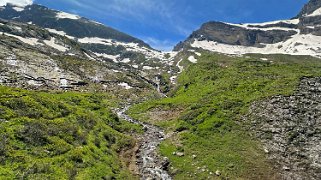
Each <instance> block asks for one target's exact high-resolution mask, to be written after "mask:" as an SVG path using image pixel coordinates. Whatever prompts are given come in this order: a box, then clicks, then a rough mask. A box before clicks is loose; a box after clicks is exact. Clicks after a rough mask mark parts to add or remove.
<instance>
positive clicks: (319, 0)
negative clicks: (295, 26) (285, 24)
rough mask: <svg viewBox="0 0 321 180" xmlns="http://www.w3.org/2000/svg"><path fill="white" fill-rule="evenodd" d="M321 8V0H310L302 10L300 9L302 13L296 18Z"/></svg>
mask: <svg viewBox="0 0 321 180" xmlns="http://www.w3.org/2000/svg"><path fill="white" fill-rule="evenodd" d="M320 8H321V0H310V1H309V2H308V3H307V4H306V5H304V7H303V8H302V10H301V11H300V13H299V14H298V15H297V17H296V18H300V17H303V16H306V15H310V14H313V13H314V12H315V11H316V10H318V9H320Z"/></svg>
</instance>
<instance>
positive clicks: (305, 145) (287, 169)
mask: <svg viewBox="0 0 321 180" xmlns="http://www.w3.org/2000/svg"><path fill="white" fill-rule="evenodd" d="M320 105H321V78H320V77H318V78H307V77H306V78H302V79H301V82H300V85H299V87H298V89H297V91H296V93H294V94H293V95H291V96H276V97H273V98H270V99H269V100H265V101H261V102H257V103H254V104H253V105H252V106H251V112H250V115H249V117H250V119H252V121H251V124H252V125H251V126H252V127H251V130H252V131H254V132H255V134H256V135H257V137H258V138H260V139H262V141H263V143H264V149H265V152H266V153H267V154H268V155H269V158H270V159H271V160H273V161H274V162H277V165H276V166H277V168H278V169H281V172H282V174H283V177H284V179H289V180H290V179H311V180H312V179H315V180H317V179H320V178H321V174H320V173H321V171H320V167H321V157H320V151H321V144H320V142H321V129H320V125H321V118H320V117H321V112H320Z"/></svg>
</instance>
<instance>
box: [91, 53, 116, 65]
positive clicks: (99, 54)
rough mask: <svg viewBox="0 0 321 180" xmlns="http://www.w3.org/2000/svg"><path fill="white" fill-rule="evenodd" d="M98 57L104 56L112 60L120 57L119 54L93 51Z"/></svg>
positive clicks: (114, 60)
mask: <svg viewBox="0 0 321 180" xmlns="http://www.w3.org/2000/svg"><path fill="white" fill-rule="evenodd" d="M95 54H96V55H97V56H98V57H104V58H108V59H111V60H113V62H116V63H117V62H118V61H117V59H118V58H119V57H120V55H109V54H104V53H95Z"/></svg>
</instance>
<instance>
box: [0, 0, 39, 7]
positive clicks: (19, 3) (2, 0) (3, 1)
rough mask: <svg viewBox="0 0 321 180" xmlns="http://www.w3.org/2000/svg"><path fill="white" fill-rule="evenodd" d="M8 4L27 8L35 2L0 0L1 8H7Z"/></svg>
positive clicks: (27, 0) (30, 0)
mask: <svg viewBox="0 0 321 180" xmlns="http://www.w3.org/2000/svg"><path fill="white" fill-rule="evenodd" d="M7 3H10V4H14V5H17V6H27V5H30V4H32V3H33V0H0V6H5V5H6V4H7Z"/></svg>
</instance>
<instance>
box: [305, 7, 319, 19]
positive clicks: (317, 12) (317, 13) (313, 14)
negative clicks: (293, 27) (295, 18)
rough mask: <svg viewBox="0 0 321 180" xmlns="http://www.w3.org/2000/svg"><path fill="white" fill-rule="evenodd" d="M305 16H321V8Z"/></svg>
mask: <svg viewBox="0 0 321 180" xmlns="http://www.w3.org/2000/svg"><path fill="white" fill-rule="evenodd" d="M305 16H306V17H313V16H321V8H319V9H317V10H315V11H313V13H311V14H306V15H305Z"/></svg>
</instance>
